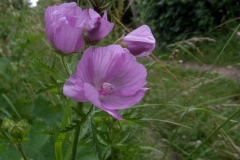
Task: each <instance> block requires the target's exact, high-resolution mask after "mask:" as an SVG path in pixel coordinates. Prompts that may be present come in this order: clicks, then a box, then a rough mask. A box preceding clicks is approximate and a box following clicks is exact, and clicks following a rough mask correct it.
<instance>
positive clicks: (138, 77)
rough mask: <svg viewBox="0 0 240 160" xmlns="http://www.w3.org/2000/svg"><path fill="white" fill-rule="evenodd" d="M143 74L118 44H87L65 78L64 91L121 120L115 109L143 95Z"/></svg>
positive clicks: (133, 102) (135, 62)
mask: <svg viewBox="0 0 240 160" xmlns="http://www.w3.org/2000/svg"><path fill="white" fill-rule="evenodd" d="M146 76H147V71H146V69H145V67H144V66H143V65H142V64H140V63H138V62H137V61H136V58H135V57H134V56H133V55H131V54H130V53H129V51H128V50H127V49H125V48H122V47H121V46H120V45H110V46H107V47H98V48H92V47H90V48H88V49H87V50H86V51H85V52H84V53H83V56H82V58H81V60H80V61H79V62H78V65H77V69H76V72H75V73H73V74H72V75H71V76H70V78H69V79H68V80H67V81H66V82H65V84H64V86H63V94H64V95H65V96H67V97H69V98H71V99H73V100H75V101H79V102H87V101H90V102H91V103H92V104H93V105H94V106H96V107H98V108H99V109H101V110H103V111H105V112H107V113H109V114H110V115H112V116H113V117H115V118H117V119H119V120H122V119H123V118H122V116H121V115H120V114H119V113H118V112H117V110H122V109H126V108H129V107H131V106H132V105H134V104H136V103H138V102H139V101H140V100H141V99H142V98H143V96H144V95H145V92H146V91H147V88H144V87H143V86H144V85H146Z"/></svg>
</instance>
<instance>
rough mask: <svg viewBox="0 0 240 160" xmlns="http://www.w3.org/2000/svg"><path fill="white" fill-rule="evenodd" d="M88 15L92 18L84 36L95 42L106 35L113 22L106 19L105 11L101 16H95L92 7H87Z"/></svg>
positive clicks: (110, 29)
mask: <svg viewBox="0 0 240 160" xmlns="http://www.w3.org/2000/svg"><path fill="white" fill-rule="evenodd" d="M89 14H90V17H91V18H92V19H91V20H90V21H89V22H88V25H87V27H86V31H87V32H86V37H87V39H88V40H89V41H91V42H96V41H99V40H101V39H103V38H104V37H106V36H107V35H108V34H109V33H110V32H111V31H112V29H113V27H114V23H110V22H109V21H108V20H107V12H106V11H105V12H104V15H103V17H102V18H100V16H97V15H98V13H97V12H95V11H94V10H93V9H89Z"/></svg>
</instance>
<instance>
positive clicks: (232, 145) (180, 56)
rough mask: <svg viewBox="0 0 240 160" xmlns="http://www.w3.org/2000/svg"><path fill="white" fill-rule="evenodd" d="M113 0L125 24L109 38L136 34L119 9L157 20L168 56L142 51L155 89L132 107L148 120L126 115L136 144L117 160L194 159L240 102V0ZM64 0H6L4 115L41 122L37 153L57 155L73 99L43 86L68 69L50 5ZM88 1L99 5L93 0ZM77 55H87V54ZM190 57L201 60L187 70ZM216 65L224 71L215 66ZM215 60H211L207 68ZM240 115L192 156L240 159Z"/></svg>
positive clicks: (1, 156) (86, 151)
mask: <svg viewBox="0 0 240 160" xmlns="http://www.w3.org/2000/svg"><path fill="white" fill-rule="evenodd" d="M103 1H104V0H103ZM112 2H113V3H112V5H111V8H110V10H109V12H108V13H109V19H111V20H112V21H114V22H115V28H114V31H113V33H111V35H109V36H108V38H107V39H106V40H104V41H103V42H102V44H104V45H106V44H111V43H114V42H115V41H116V40H117V39H118V38H119V37H121V36H123V35H124V34H126V31H125V30H124V29H123V28H122V26H121V25H120V24H119V23H117V20H116V19H114V18H113V16H111V15H114V17H116V18H117V19H118V20H120V21H121V22H122V23H123V24H124V25H125V26H126V27H128V28H129V29H130V30H133V29H134V28H136V27H138V26H140V25H142V24H147V25H149V26H150V28H151V29H152V32H153V34H154V36H155V37H156V40H157V45H156V50H155V51H154V55H155V56H157V57H158V58H159V59H160V60H161V61H160V62H161V64H159V62H156V61H155V60H154V59H153V58H152V57H149V58H143V59H139V61H141V62H142V63H144V64H145V66H146V67H147V69H148V87H150V88H151V89H150V90H149V91H148V93H147V95H146V96H145V98H144V99H143V100H142V101H141V103H140V104H138V105H136V106H134V107H132V108H130V109H128V110H129V111H130V112H131V111H134V118H135V119H137V120H138V121H132V122H131V123H130V122H129V121H127V122H125V123H127V124H126V125H127V126H130V127H125V128H122V132H124V133H126V132H128V133H129V134H128V135H127V136H126V139H125V141H126V143H125V144H126V145H125V146H123V147H118V148H113V152H112V155H111V156H109V157H108V159H114V160H116V159H119V160H124V159H126V160H128V159H143V160H144V159H151V160H155V159H156V160H159V159H161V157H163V155H164V154H165V159H169V160H181V159H185V158H186V157H188V156H189V155H190V153H191V152H192V151H193V150H194V149H195V148H197V147H198V146H199V145H200V144H201V143H203V141H204V139H206V138H207V137H208V136H209V135H210V134H211V133H212V132H213V131H214V129H216V128H217V127H218V126H219V125H220V124H221V123H222V122H224V121H226V119H227V118H228V117H229V116H230V115H231V114H232V113H233V112H234V111H236V110H237V109H239V107H240V105H239V102H240V85H239V79H237V78H236V77H238V76H237V75H239V74H240V73H239V65H240V64H239V63H240V30H239V29H238V30H236V28H237V26H238V24H239V19H240V17H239V13H240V1H238V0H222V1H217V0H208V1H194V0H175V1H174V0H158V1H157V0H113V1H112ZM60 3H62V1H61V0H48V1H45V0H39V1H38V3H37V6H36V7H33V8H30V7H29V5H30V4H29V2H28V1H25V0H2V1H1V2H0V17H1V18H0V83H1V86H0V120H1V121H2V120H3V119H4V118H9V119H12V120H14V121H19V120H20V119H26V120H27V121H28V123H30V124H31V125H32V127H31V130H30V133H29V135H28V138H29V139H30V141H28V142H25V143H24V144H23V149H24V150H25V152H26V154H27V156H28V157H29V158H30V159H34V160H35V159H38V160H47V159H49V160H52V159H55V153H54V143H55V141H56V140H57V136H58V134H59V130H60V125H61V122H62V119H63V115H64V112H65V109H66V106H67V105H68V102H67V101H66V100H65V99H64V98H63V97H62V96H61V94H59V95H56V94H53V93H59V92H58V90H57V89H56V88H54V87H53V89H52V90H49V91H48V92H45V93H37V92H38V91H39V90H40V89H43V88H45V87H46V86H47V85H53V83H51V84H49V82H51V81H53V79H52V78H51V77H53V78H54V79H57V80H58V81H60V82H64V81H65V79H66V78H67V74H66V73H65V72H63V73H61V74H60V75H59V74H58V72H59V71H61V70H63V66H62V65H61V63H60V58H59V57H58V55H56V54H55V53H54V52H53V51H52V48H51V46H50V45H49V44H48V42H47V40H46V37H45V24H44V12H45V9H46V8H47V6H49V5H54V4H60ZM80 3H82V4H83V5H85V6H87V5H89V3H88V2H87V1H80ZM235 31H236V32H235ZM230 37H231V38H230ZM228 41H229V43H228ZM226 44H227V46H226V48H225V49H224V50H223V51H222V49H223V48H224V46H225V45H226ZM73 59H76V61H77V56H73ZM182 62H183V63H182ZM188 62H191V63H193V64H198V65H199V66H200V67H197V68H195V69H191V68H193V66H190V69H185V67H184V66H185V64H187V63H188ZM212 64H214V65H215V67H214V68H215V70H214V71H217V72H210V71H209V69H210V68H211V65H212ZM74 66H75V63H74V64H69V66H68V67H69V69H70V70H71V72H73V71H74ZM163 66H165V67H167V68H168V69H169V70H170V72H171V73H173V75H174V77H175V78H174V77H173V76H172V75H171V74H170V73H169V70H166V68H164V67H163ZM206 66H207V67H208V69H207V70H204V71H203V69H202V68H203V67H206ZM209 66H210V68H209ZM217 69H228V70H227V71H226V72H231V71H234V73H233V74H235V75H236V76H231V77H224V76H223V74H221V73H219V72H218V70H217ZM235 71H236V72H235ZM176 79H178V80H176ZM71 105H75V104H74V103H73V104H71ZM139 117H140V118H139ZM239 120H240V119H239V116H236V117H235V118H234V119H233V120H231V121H230V122H229V123H227V124H226V125H225V126H224V127H223V128H221V129H220V130H219V132H217V134H215V135H214V136H212V137H211V138H210V139H209V140H208V141H207V142H204V145H203V147H201V148H200V149H199V150H198V152H197V153H196V154H194V155H193V158H192V159H196V160H201V159H204V160H207V159H209V160H213V159H222V160H228V159H229V160H232V159H240V149H239V146H240V141H239V138H238V133H239V131H240V128H239ZM129 123H130V124H129ZM118 131H119V130H117V132H118ZM0 138H2V139H0V160H16V159H20V154H19V153H18V151H17V148H16V147H15V146H14V145H12V144H11V143H9V142H8V141H6V140H5V139H4V138H3V137H2V136H0ZM68 143H69V138H66V139H65V140H64V142H63V144H64V145H63V148H64V153H67V152H69V151H68ZM79 146H80V147H81V148H80V149H79V150H80V151H79V153H78V154H79V157H81V159H83V160H88V159H89V160H92V159H97V156H96V155H95V151H94V150H90V148H89V147H86V146H84V145H82V144H81V143H79Z"/></svg>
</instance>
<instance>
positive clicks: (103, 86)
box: [98, 82, 114, 96]
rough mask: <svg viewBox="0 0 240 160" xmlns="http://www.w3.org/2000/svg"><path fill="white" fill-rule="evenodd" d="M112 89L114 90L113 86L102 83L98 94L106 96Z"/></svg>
mask: <svg viewBox="0 0 240 160" xmlns="http://www.w3.org/2000/svg"><path fill="white" fill-rule="evenodd" d="M113 89H114V85H112V84H110V83H107V82H103V83H102V84H101V86H100V89H99V90H98V92H99V93H100V94H101V95H103V96H107V95H109V94H110V93H111V92H112V91H113Z"/></svg>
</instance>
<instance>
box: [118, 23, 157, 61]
mask: <svg viewBox="0 0 240 160" xmlns="http://www.w3.org/2000/svg"><path fill="white" fill-rule="evenodd" d="M121 43H123V44H125V45H127V49H128V50H129V51H130V53H131V54H133V55H134V56H137V57H143V56H148V55H149V54H151V52H152V51H153V50H154V48H155V43H156V40H155V38H154V37H153V35H152V32H151V29H150V28H149V27H148V26H147V25H142V26H140V27H138V28H137V29H135V30H134V31H132V32H130V33H129V34H128V35H126V36H125V37H123V38H122V40H121Z"/></svg>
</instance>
